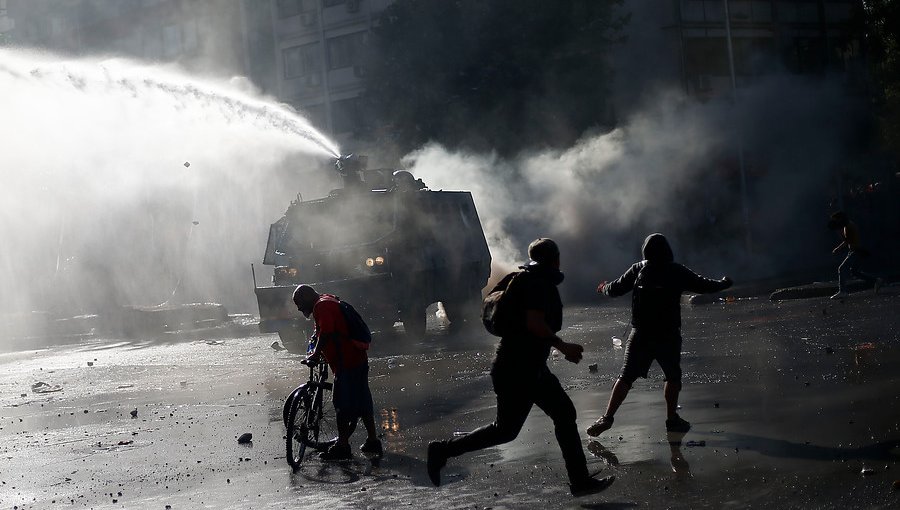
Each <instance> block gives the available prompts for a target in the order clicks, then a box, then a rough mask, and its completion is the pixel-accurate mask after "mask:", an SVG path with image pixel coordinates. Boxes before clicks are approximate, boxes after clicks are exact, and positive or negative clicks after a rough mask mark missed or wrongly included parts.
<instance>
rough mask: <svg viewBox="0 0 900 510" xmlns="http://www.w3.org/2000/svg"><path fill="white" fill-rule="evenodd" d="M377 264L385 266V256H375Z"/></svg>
mask: <svg viewBox="0 0 900 510" xmlns="http://www.w3.org/2000/svg"><path fill="white" fill-rule="evenodd" d="M375 265H376V266H383V265H384V257H375Z"/></svg>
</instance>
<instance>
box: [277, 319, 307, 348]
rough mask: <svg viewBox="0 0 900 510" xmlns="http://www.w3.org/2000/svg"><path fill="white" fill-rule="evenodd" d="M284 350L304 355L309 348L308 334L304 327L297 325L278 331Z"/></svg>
mask: <svg viewBox="0 0 900 510" xmlns="http://www.w3.org/2000/svg"><path fill="white" fill-rule="evenodd" d="M278 338H280V339H281V343H282V345H284V348H285V349H287V350H288V352H291V353H301V354H302V353H305V352H306V348H307V347H308V346H309V333H308V331H307V329H306V326H305V325H302V324H299V323H297V324H296V325H291V327H288V328H284V329H280V330H278Z"/></svg>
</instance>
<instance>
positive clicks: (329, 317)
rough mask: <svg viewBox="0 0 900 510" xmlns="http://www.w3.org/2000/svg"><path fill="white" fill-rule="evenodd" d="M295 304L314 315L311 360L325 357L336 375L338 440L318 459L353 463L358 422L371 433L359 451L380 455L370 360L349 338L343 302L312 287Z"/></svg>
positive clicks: (299, 293) (296, 296)
mask: <svg viewBox="0 0 900 510" xmlns="http://www.w3.org/2000/svg"><path fill="white" fill-rule="evenodd" d="M293 300H294V304H295V305H297V310H300V312H301V313H303V315H304V316H306V318H309V316H310V315H312V317H313V320H314V321H315V323H316V329H315V335H314V337H315V339H316V343H315V349H314V351H313V352H312V353H311V354H310V355H309V357H310V358H315V357H317V356H320V355H321V356H323V357H324V358H325V361H327V362H328V366H329V367H330V368H331V371H332V373H334V393H333V400H334V408H335V411H336V415H337V429H338V437H337V441H336V442H335V444H334V445H332V446H331V447H330V448H329V449H328V450H327V451H324V452H322V453H321V454H319V458H320V459H322V460H328V461H340V460H349V459H351V458H352V457H353V455H352V454H351V452H350V435H351V434H352V433H353V431H354V429H355V427H356V423H357V420H359V419H362V422H363V425H364V426H365V427H366V432H367V433H368V438H366V442H365V443H363V445H362V447H360V450H361V451H362V452H363V453H367V454H372V455H381V454H382V453H383V449H382V446H381V441H380V440H379V439H378V437H377V435H376V431H375V409H374V404H373V403H372V392H371V391H370V390H369V357H368V355H367V354H366V350H365V349H364V348H362V347H360V346H359V345H358V343H357V342H355V341H354V339H352V338H350V335H349V327H348V326H347V321H346V319H345V318H344V314H343V312H342V311H341V306H340V303H341V301H340V299H338V298H337V297H336V296H332V295H331V294H319V293H318V292H316V291H315V289H313V288H312V287H310V286H309V285H300V286H298V287H297V288H296V289H295V290H294V295H293Z"/></svg>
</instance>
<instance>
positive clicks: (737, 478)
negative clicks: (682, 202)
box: [0, 290, 900, 509]
mask: <svg viewBox="0 0 900 510" xmlns="http://www.w3.org/2000/svg"><path fill="white" fill-rule="evenodd" d="M627 304H628V303H627V300H619V301H606V302H602V303H600V304H598V305H592V306H589V307H586V306H571V307H569V308H567V310H566V329H565V330H564V331H563V332H562V335H563V336H564V337H565V338H567V339H569V340H572V341H578V342H582V343H583V344H584V345H585V346H586V349H587V351H586V357H585V360H584V361H583V362H582V363H581V364H580V365H572V364H569V363H567V362H565V361H564V360H562V359H560V358H557V357H554V358H552V359H551V361H550V365H551V369H552V370H553V371H554V372H556V373H557V374H558V375H559V377H560V380H561V381H562V382H563V384H564V385H565V386H566V387H567V389H568V390H569V393H570V395H571V396H572V398H573V400H574V401H575V403H576V407H577V408H578V410H579V424H580V425H581V426H582V428H584V427H586V426H587V425H588V424H590V423H591V422H592V421H593V420H594V419H596V418H597V417H598V416H599V414H600V412H601V409H602V408H603V407H604V406H605V401H606V399H607V398H608V395H609V387H610V385H611V383H612V381H613V380H614V378H615V376H616V374H617V372H618V368H619V365H620V364H621V356H622V350H621V349H618V348H616V347H614V346H613V344H612V341H611V337H612V336H620V337H624V331H625V330H626V326H624V325H623V324H624V321H626V320H627V318H628V310H627V308H626V306H627ZM898 304H900V296H898V294H897V293H896V291H894V290H891V291H889V292H888V293H886V294H882V295H878V296H874V295H871V293H865V292H864V293H860V294H857V295H854V296H853V298H852V299H850V300H847V301H846V302H844V303H835V302H831V301H829V300H827V299H821V298H817V299H809V300H796V301H789V302H783V303H779V304H772V303H770V302H769V301H767V300H765V299H752V298H751V299H738V300H735V301H733V302H729V303H719V304H712V305H704V306H694V307H690V306H686V307H685V328H684V336H685V343H684V350H685V352H684V354H683V358H684V371H685V378H684V382H685V390H684V392H683V394H682V395H683V398H682V406H683V408H682V410H681V413H682V415H683V416H684V417H685V418H687V419H688V420H690V421H691V422H693V424H694V428H693V430H692V431H691V432H689V433H688V434H687V436H685V437H684V438H683V439H682V441H681V444H680V446H679V445H677V444H670V442H669V439H670V438H667V436H666V434H665V431H664V426H663V421H664V418H665V416H664V405H663V399H662V376H661V373H660V372H659V370H658V369H657V368H656V367H654V368H653V369H651V374H650V378H649V379H648V380H646V381H639V382H638V383H637V384H636V385H635V388H634V390H633V391H632V393H631V395H629V399H628V401H627V402H626V403H625V405H624V406H623V407H622V408H621V410H620V412H619V414H618V415H617V417H616V426H615V427H614V428H613V429H612V430H610V431H609V432H607V433H605V434H604V436H603V437H601V438H600V441H599V442H591V443H588V441H587V438H586V437H585V446H586V449H587V450H589V451H590V452H594V453H589V454H588V457H589V462H590V463H591V464H592V467H594V468H597V469H600V468H603V469H604V470H605V471H606V472H609V473H615V474H616V475H617V476H618V480H617V482H616V483H615V484H614V485H613V486H612V487H611V488H610V489H609V490H608V491H606V492H605V493H603V494H601V495H598V496H594V497H588V498H581V499H573V498H571V497H570V496H569V494H568V492H567V490H566V485H565V473H564V470H563V467H562V460H561V457H560V454H559V450H558V448H557V446H556V444H555V441H554V440H553V435H552V425H551V423H550V421H549V419H547V418H546V417H545V416H543V415H542V414H541V413H540V411H539V410H534V411H533V412H532V415H531V416H530V417H529V420H528V422H527V423H526V426H525V429H524V430H523V432H522V434H521V436H520V437H519V438H518V439H517V440H516V441H514V442H512V443H510V444H508V445H505V446H502V447H498V448H493V449H489V450H486V451H483V452H480V453H477V454H470V455H467V456H464V457H461V458H458V459H453V460H451V461H450V464H449V465H448V467H447V468H446V469H445V470H444V480H445V482H446V483H445V485H444V486H442V487H441V488H434V487H431V486H430V483H429V482H428V480H427V478H426V476H425V472H424V471H425V470H424V451H425V445H426V444H427V443H428V441H430V440H432V439H434V438H439V437H446V436H448V435H450V434H452V433H453V432H454V431H464V430H470V429H472V428H475V427H477V426H480V425H482V424H485V423H488V422H489V421H491V419H492V417H493V413H494V399H493V394H492V392H491V388H490V380H489V378H488V376H487V370H488V369H489V364H490V359H491V355H492V351H493V344H494V340H495V339H494V338H492V337H489V336H487V335H486V334H483V333H481V332H480V331H475V332H473V333H468V334H460V335H451V334H449V333H448V332H447V330H446V328H445V327H444V325H443V323H442V322H441V320H440V319H439V318H438V317H432V318H431V319H430V320H429V328H430V329H429V335H428V337H427V338H424V339H405V338H403V337H402V335H393V336H391V337H385V336H381V337H379V338H376V340H375V343H374V345H373V347H372V362H371V365H372V369H371V374H372V388H373V393H374V394H375V399H376V406H377V408H378V417H377V418H378V419H379V420H380V423H381V426H382V428H383V434H384V442H385V447H386V450H387V454H386V456H385V458H384V459H382V460H381V462H380V463H378V465H372V463H371V462H369V461H368V460H367V459H365V458H364V457H362V456H359V455H357V458H356V460H355V461H354V462H352V463H349V464H346V465H329V464H322V463H320V462H318V461H317V460H311V461H308V462H307V463H306V464H305V465H304V467H303V468H302V469H301V470H300V471H298V472H296V473H292V472H291V470H290V469H289V468H288V466H287V464H286V462H285V459H284V445H283V432H284V428H283V425H282V423H281V404H282V399H283V398H284V396H285V395H286V394H287V393H288V392H289V391H290V389H291V388H293V387H294V386H295V385H296V384H297V383H298V382H299V380H300V379H301V378H303V377H304V373H303V370H305V369H304V367H302V366H301V365H300V364H299V363H298V360H299V357H298V356H296V355H293V354H291V353H289V352H287V351H275V350H273V349H272V348H271V347H270V345H271V343H272V342H273V341H274V340H275V337H273V336H251V337H246V338H227V339H209V340H194V341H172V342H165V341H160V340H148V341H124V340H115V339H103V340H96V339H95V340H90V341H86V342H83V343H79V344H76V345H67V346H56V347H52V348H47V349H42V350H39V351H28V352H7V353H0V508H14V507H18V508H48V507H52V508H83V507H90V508H159V509H164V508H166V507H167V505H169V506H171V508H173V509H180V508H323V509H324V508H329V509H332V508H345V507H346V508H398V507H399V508H402V507H409V508H473V507H474V508H486V507H490V508H544V509H549V508H661V507H670V508H698V507H712V508H721V507H735V508H745V507H751V508H758V507H763V506H770V507H773V508H775V507H777V508H879V507H880V508H897V507H898V506H900V491H892V489H891V486H892V484H893V483H894V481H895V480H898V479H900V464H898V460H900V392H898V389H897V388H898V387H900V385H898V382H900V375H898V370H897V367H898V366H900V365H898V361H900V334H898V331H900V328H898V326H900V314H898V313H897V311H898ZM592 363H596V364H597V370H596V372H592V371H590V370H589V368H588V367H589V365H590V364H592ZM37 383H45V386H42V388H43V389H45V390H54V389H58V390H59V391H50V392H47V393H40V392H36V391H35V390H34V389H33V388H32V386H33V385H35V384H37ZM57 385H58V386H59V388H56V386H57ZM40 388H41V387H39V388H38V389H40ZM133 410H137V415H136V416H135V417H132V411H133ZM244 432H251V433H252V434H253V443H252V445H246V446H245V445H239V444H238V443H237V440H236V438H237V437H238V436H239V435H240V434H242V433H244ZM354 439H355V441H356V443H357V444H358V443H359V442H360V441H361V438H360V437H356V438H354ZM672 439H674V438H672ZM689 441H692V442H695V443H700V444H702V445H703V446H688V445H689V444H695V443H688V442H689ZM864 468H865V469H871V470H872V473H871V474H868V475H863V474H862V470H863V469H864Z"/></svg>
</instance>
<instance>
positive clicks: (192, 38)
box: [183, 20, 198, 52]
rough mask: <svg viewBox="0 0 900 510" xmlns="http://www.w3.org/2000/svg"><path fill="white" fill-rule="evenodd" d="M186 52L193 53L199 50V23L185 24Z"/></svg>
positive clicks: (184, 42) (192, 21)
mask: <svg viewBox="0 0 900 510" xmlns="http://www.w3.org/2000/svg"><path fill="white" fill-rule="evenodd" d="M183 35H184V41H183V44H184V51H186V52H191V51H194V50H196V49H197V46H198V42H197V21H195V20H191V21H188V22H187V23H185V24H184V33H183Z"/></svg>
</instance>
